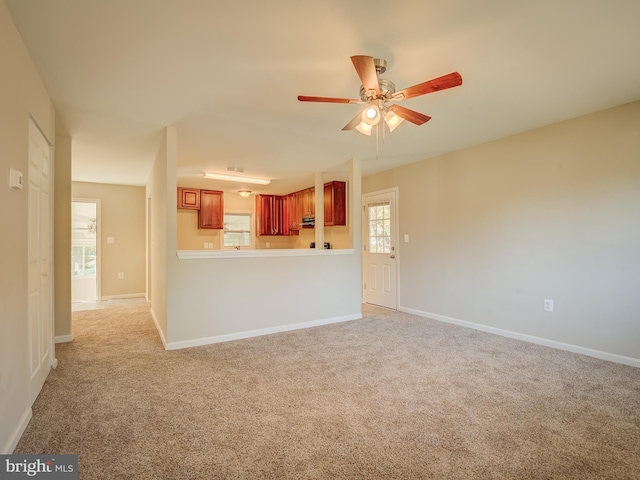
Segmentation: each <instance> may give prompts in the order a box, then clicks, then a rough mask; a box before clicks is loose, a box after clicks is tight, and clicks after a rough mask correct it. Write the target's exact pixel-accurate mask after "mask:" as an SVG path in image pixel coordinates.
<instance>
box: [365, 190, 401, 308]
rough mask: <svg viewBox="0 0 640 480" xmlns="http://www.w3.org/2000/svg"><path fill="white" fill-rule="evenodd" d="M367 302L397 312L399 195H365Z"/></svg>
mask: <svg viewBox="0 0 640 480" xmlns="http://www.w3.org/2000/svg"><path fill="white" fill-rule="evenodd" d="M362 204H363V205H364V216H363V218H364V223H365V227H364V229H365V231H364V234H363V238H364V239H365V247H364V249H365V251H364V260H363V267H364V275H363V278H364V299H365V302H366V303H371V304H373V305H379V306H381V307H386V308H392V309H394V310H395V309H397V308H398V303H397V298H398V293H397V288H398V287H397V268H398V266H397V261H398V258H397V252H396V245H397V232H396V192H395V190H389V191H384V192H376V193H372V194H367V195H364V198H363V202H362Z"/></svg>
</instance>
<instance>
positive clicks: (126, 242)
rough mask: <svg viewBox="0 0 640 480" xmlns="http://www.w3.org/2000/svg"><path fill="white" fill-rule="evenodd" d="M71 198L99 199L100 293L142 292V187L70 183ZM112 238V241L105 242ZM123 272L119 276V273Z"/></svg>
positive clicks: (143, 204) (143, 255)
mask: <svg viewBox="0 0 640 480" xmlns="http://www.w3.org/2000/svg"><path fill="white" fill-rule="evenodd" d="M72 196H73V199H74V200H82V199H99V200H100V214H99V215H100V225H99V227H100V231H99V241H100V296H101V298H103V299H104V298H117V297H127V296H137V295H144V294H145V288H146V287H145V285H146V283H145V277H146V270H145V265H146V261H145V255H146V245H145V231H146V229H145V209H146V205H145V189H144V187H132V186H126V185H108V184H102V183H85V182H73V184H72ZM107 237H113V238H114V240H115V241H114V243H107ZM120 272H122V273H124V278H123V279H119V278H118V273H120Z"/></svg>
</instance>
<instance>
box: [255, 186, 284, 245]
mask: <svg viewBox="0 0 640 480" xmlns="http://www.w3.org/2000/svg"><path fill="white" fill-rule="evenodd" d="M256 233H257V234H258V235H260V236H262V235H289V225H288V224H287V222H286V221H285V197H283V196H282V195H256Z"/></svg>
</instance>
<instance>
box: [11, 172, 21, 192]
mask: <svg viewBox="0 0 640 480" xmlns="http://www.w3.org/2000/svg"><path fill="white" fill-rule="evenodd" d="M23 185H24V175H22V172H21V171H19V170H14V169H13V168H10V169H9V188H11V189H12V190H22V187H23Z"/></svg>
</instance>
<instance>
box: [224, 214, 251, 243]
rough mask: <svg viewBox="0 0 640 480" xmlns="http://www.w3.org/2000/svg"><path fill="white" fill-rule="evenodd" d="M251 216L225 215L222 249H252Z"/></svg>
mask: <svg viewBox="0 0 640 480" xmlns="http://www.w3.org/2000/svg"><path fill="white" fill-rule="evenodd" d="M252 217H253V215H252V214H250V213H225V214H224V238H223V248H227V249H229V248H235V249H237V250H239V249H241V248H251V247H253V231H252V226H253V221H252V220H253V219H252Z"/></svg>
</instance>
